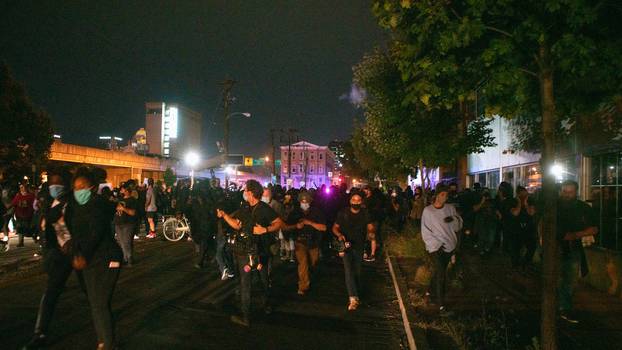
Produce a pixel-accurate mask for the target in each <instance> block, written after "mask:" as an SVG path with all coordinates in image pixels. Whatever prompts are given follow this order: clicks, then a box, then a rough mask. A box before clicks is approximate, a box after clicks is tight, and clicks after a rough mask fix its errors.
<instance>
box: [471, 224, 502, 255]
mask: <svg viewBox="0 0 622 350" xmlns="http://www.w3.org/2000/svg"><path fill="white" fill-rule="evenodd" d="M475 233H476V234H477V236H478V241H479V247H480V249H481V251H483V252H487V253H488V252H490V251H491V250H492V247H493V246H494V244H495V235H496V234H497V227H496V226H494V225H491V226H490V227H484V228H481V229H478V230H476V231H475Z"/></svg>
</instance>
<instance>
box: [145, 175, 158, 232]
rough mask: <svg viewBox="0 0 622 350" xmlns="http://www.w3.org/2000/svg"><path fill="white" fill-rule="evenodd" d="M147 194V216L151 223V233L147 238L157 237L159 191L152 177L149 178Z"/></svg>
mask: <svg viewBox="0 0 622 350" xmlns="http://www.w3.org/2000/svg"><path fill="white" fill-rule="evenodd" d="M145 195H146V196H145V216H146V217H147V222H148V224H149V234H148V235H147V238H155V237H156V231H155V230H156V219H157V216H158V215H157V213H158V206H157V205H156V201H157V198H156V197H157V192H156V191H155V190H154V189H153V179H152V178H149V179H148V180H147V191H146V194H145Z"/></svg>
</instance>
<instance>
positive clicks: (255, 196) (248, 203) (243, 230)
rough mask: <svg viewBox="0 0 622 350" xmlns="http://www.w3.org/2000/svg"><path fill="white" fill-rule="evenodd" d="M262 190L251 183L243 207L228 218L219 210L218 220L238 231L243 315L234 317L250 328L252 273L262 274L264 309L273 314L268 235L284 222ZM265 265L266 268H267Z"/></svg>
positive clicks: (251, 181) (237, 252)
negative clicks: (262, 198) (263, 198)
mask: <svg viewBox="0 0 622 350" xmlns="http://www.w3.org/2000/svg"><path fill="white" fill-rule="evenodd" d="M262 193H263V187H262V186H261V184H259V182H257V181H255V180H248V181H247V182H246V188H245V190H244V192H243V198H244V202H245V203H244V205H243V206H242V207H241V208H240V209H239V210H237V211H236V212H234V213H233V214H232V215H228V214H227V213H225V212H224V211H223V210H221V209H218V210H217V216H218V218H223V219H224V220H225V222H226V223H227V224H228V225H229V226H230V227H231V228H233V229H234V230H236V231H237V234H236V238H235V244H234V245H233V251H234V255H235V260H236V264H237V271H238V274H239V277H240V278H239V280H240V301H241V307H240V309H241V315H233V316H231V321H232V322H233V323H236V324H239V325H241V326H245V327H248V326H249V325H250V310H251V296H252V293H251V285H252V275H251V273H252V272H253V271H257V272H258V273H259V277H260V281H261V285H262V287H263V288H262V289H263V291H262V292H263V299H264V300H263V309H264V312H265V313H266V314H269V313H271V312H272V307H271V305H270V286H269V284H270V283H269V282H270V281H269V276H268V269H267V264H268V260H267V259H266V256H267V255H268V254H271V253H270V252H269V251H267V249H268V247H267V246H266V242H267V240H262V238H264V237H265V236H267V235H270V234H274V233H275V232H278V230H279V229H281V228H282V226H283V223H282V221H281V219H280V218H279V217H278V215H277V214H276V212H275V211H274V210H273V209H272V208H270V206H269V205H268V204H266V203H264V202H262V201H261V196H262ZM264 266H265V268H264Z"/></svg>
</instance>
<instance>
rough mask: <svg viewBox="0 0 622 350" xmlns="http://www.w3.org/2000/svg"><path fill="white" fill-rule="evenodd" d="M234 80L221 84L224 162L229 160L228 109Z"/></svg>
mask: <svg viewBox="0 0 622 350" xmlns="http://www.w3.org/2000/svg"><path fill="white" fill-rule="evenodd" d="M235 83H236V82H235V80H232V79H226V80H225V81H223V82H222V83H221V85H222V86H223V90H222V105H223V119H224V128H225V130H224V140H223V149H224V155H225V159H224V161H225V162H226V161H227V160H228V159H229V107H230V106H231V102H232V99H231V89H232V88H233V85H234V84H235Z"/></svg>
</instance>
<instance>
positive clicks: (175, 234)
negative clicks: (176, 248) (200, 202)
mask: <svg viewBox="0 0 622 350" xmlns="http://www.w3.org/2000/svg"><path fill="white" fill-rule="evenodd" d="M178 225H179V221H178V220H177V219H176V218H169V219H167V220H166V221H165V222H164V225H163V227H162V232H163V233H164V237H165V238H166V239H167V240H169V241H171V242H177V241H179V240H180V239H182V237H183V236H184V235H183V232H179V231H178V230H177V226H178Z"/></svg>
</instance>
